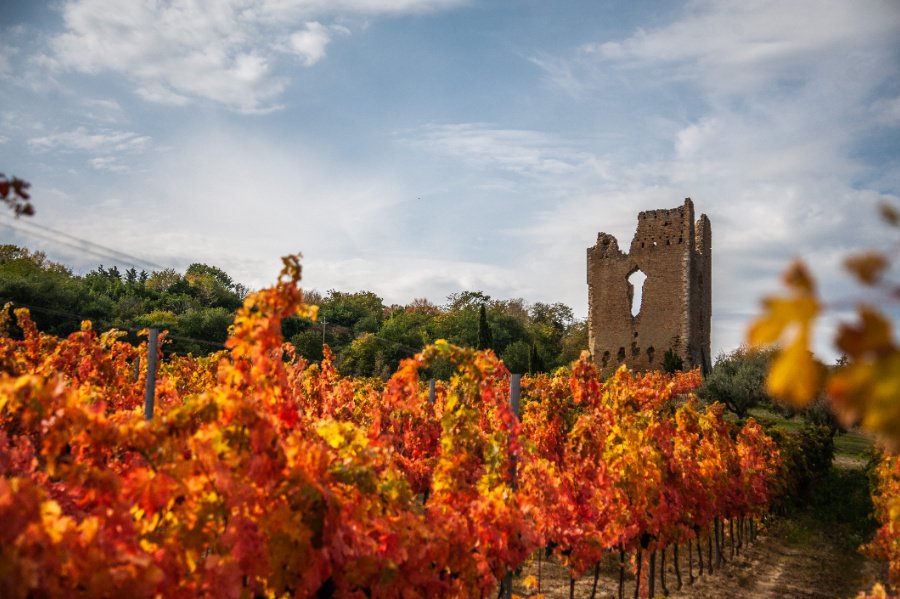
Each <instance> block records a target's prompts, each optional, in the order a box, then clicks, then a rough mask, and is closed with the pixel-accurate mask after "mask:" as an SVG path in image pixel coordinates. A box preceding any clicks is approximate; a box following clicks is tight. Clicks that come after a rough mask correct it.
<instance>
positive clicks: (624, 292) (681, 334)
mask: <svg viewBox="0 0 900 599" xmlns="http://www.w3.org/2000/svg"><path fill="white" fill-rule="evenodd" d="M710 233H711V230H710V225H709V219H707V218H706V216H705V215H704V216H701V218H700V220H699V221H697V223H696V225H695V223H694V205H693V203H692V202H691V200H690V199H687V200H685V202H684V205H682V206H679V207H678V208H673V209H670V210H651V211H647V212H641V213H640V214H639V215H638V226H637V231H636V232H635V235H634V238H633V239H632V241H631V247H630V248H629V252H628V253H627V254H626V253H623V252H622V251H621V250H620V249H619V247H618V243H617V241H616V239H615V238H614V237H613V236H611V235H608V234H606V233H600V234H599V235H598V236H597V243H596V244H595V245H594V247H591V248H588V251H587V261H588V273H587V275H588V276H587V279H588V336H589V340H588V343H589V348H590V350H591V354H592V355H593V358H594V360H595V361H596V362H597V364H598V365H599V366H600V367H601V369H602V370H603V371H605V372H609V371H611V370H613V369H615V368H617V367H618V366H619V364H621V363H625V364H627V365H628V366H629V367H631V368H634V369H636V370H649V369H658V368H661V366H662V360H663V356H664V354H665V353H666V351H667V350H669V349H673V350H674V351H675V352H676V353H677V354H678V355H679V356H681V358H682V360H683V361H684V363H685V367H689V366H701V367H704V368H706V367H707V366H708V361H709V318H710V313H711V310H710V308H711V291H710V290H711V286H710V281H711V278H710V275H711V249H712V244H711V234H710ZM637 270H641V271H642V272H643V273H644V274H645V275H646V276H647V278H646V280H645V281H644V285H643V292H642V299H641V307H640V311H639V312H638V314H637V315H636V316H632V314H631V304H632V298H633V296H634V288H633V286H632V285H631V283H629V281H628V277H629V276H630V275H631V274H632V273H634V272H636V271H637Z"/></svg>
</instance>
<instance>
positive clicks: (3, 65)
mask: <svg viewBox="0 0 900 599" xmlns="http://www.w3.org/2000/svg"><path fill="white" fill-rule="evenodd" d="M17 53H18V49H16V48H13V47H12V46H7V45H5V44H0V77H5V76H6V75H8V74H9V72H10V61H11V59H12V57H13V56H14V55H15V54H17Z"/></svg>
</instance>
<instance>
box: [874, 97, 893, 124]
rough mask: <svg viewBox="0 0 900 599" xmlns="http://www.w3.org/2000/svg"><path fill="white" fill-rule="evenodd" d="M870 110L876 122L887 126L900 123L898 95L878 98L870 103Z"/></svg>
mask: <svg viewBox="0 0 900 599" xmlns="http://www.w3.org/2000/svg"><path fill="white" fill-rule="evenodd" d="M872 110H873V112H874V113H875V120H876V121H877V122H878V124H880V125H885V126H888V127H896V126H898V125H900V97H898V98H883V99H881V100H878V101H876V102H875V103H874V104H873V105H872Z"/></svg>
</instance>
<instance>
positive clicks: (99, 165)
mask: <svg viewBox="0 0 900 599" xmlns="http://www.w3.org/2000/svg"><path fill="white" fill-rule="evenodd" d="M88 164H90V165H91V166H92V167H93V168H95V169H97V170H98V171H110V172H113V173H125V172H129V171H130V170H131V169H130V168H129V167H127V166H125V165H124V164H121V163H120V162H119V159H118V158H116V157H115V156H98V157H96V158H91V159H90V160H88Z"/></svg>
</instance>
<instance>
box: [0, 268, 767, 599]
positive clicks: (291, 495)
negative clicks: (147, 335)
mask: <svg viewBox="0 0 900 599" xmlns="http://www.w3.org/2000/svg"><path fill="white" fill-rule="evenodd" d="M299 279H300V265H299V262H298V261H297V259H296V258H293V257H292V258H286V259H285V267H284V270H283V271H282V274H281V276H280V278H279V280H278V283H277V284H276V285H275V286H274V287H272V288H269V289H265V290H263V291H260V292H258V293H255V294H251V295H250V296H248V297H247V298H246V301H245V302H244V305H243V307H242V308H241V310H240V311H239V312H238V314H237V316H236V318H235V322H234V325H233V327H232V332H231V337H230V339H229V341H228V343H227V347H228V349H227V351H223V352H220V353H218V354H214V355H212V356H209V357H207V358H199V359H198V358H192V357H177V356H176V357H172V358H170V359H167V360H165V362H164V363H163V364H162V365H161V366H160V371H159V381H158V384H157V397H156V414H155V416H154V418H153V420H151V421H146V420H144V418H143V412H142V409H141V402H142V396H143V389H144V376H145V375H144V374H143V373H141V372H139V371H138V370H136V369H135V368H134V363H135V360H136V359H137V358H139V357H140V358H141V359H142V360H141V363H145V358H146V352H147V345H146V344H142V345H141V346H139V347H134V346H132V345H130V344H127V343H124V342H123V341H121V336H120V334H119V333H117V332H115V331H110V332H106V333H102V334H98V333H97V332H96V331H94V330H93V328H92V327H91V325H90V323H84V325H83V326H82V329H81V331H80V332H78V333H75V334H73V335H71V336H69V337H68V338H66V339H57V338H55V337H51V336H47V335H44V334H42V333H40V332H39V331H38V330H37V329H36V328H35V327H34V325H33V324H32V323H31V321H30V318H29V315H28V312H27V311H26V310H21V309H20V310H16V312H15V314H14V315H11V314H9V311H8V309H7V310H4V311H3V313H2V315H0V327H2V329H3V333H2V334H0V522H3V526H2V527H0V596H3V597H27V596H40V595H49V596H73V595H84V596H123V595H128V596H130V597H145V596H157V595H162V596H165V597H180V596H183V597H196V596H217V597H249V596H286V595H290V596H297V597H308V596H316V595H318V596H337V597H477V596H485V595H486V594H487V593H489V592H496V589H497V586H498V584H499V581H500V580H501V579H502V577H503V576H504V575H505V574H506V573H507V572H508V571H510V570H512V569H514V568H515V567H517V566H518V565H520V564H521V563H522V562H523V561H524V560H525V559H526V558H527V556H528V555H529V554H531V553H532V552H534V551H535V550H536V549H538V548H542V547H548V546H549V547H553V548H554V549H553V550H554V551H555V552H556V553H557V555H558V556H559V558H560V559H561V560H563V561H564V562H565V563H566V564H567V565H568V567H569V568H570V570H571V571H572V573H573V574H575V575H580V574H581V573H582V572H583V571H584V570H586V569H587V568H588V567H589V566H591V565H592V564H594V563H596V562H597V561H598V560H599V559H600V557H601V556H602V555H603V554H604V552H606V551H609V550H612V549H616V550H618V549H625V550H629V551H630V550H633V549H637V548H642V549H650V550H652V549H654V548H662V547H665V546H666V545H668V544H671V543H677V542H684V541H685V540H687V539H691V538H695V537H696V536H697V535H698V534H707V533H704V532H702V531H708V530H709V526H710V525H711V523H712V522H713V519H715V518H735V517H741V516H746V515H753V514H760V513H763V512H764V511H765V510H766V506H767V503H768V501H769V498H770V495H771V493H772V492H773V490H774V489H775V488H776V487H777V485H778V477H779V473H780V468H781V466H780V461H779V456H778V450H777V449H776V448H775V446H774V444H773V442H772V441H771V440H770V439H769V438H768V437H767V436H766V435H765V434H764V433H763V431H762V429H761V428H760V427H759V426H758V425H757V424H756V423H754V422H753V421H752V420H751V421H749V422H748V423H747V424H746V425H745V426H744V427H743V428H741V429H737V428H736V427H735V426H734V425H732V424H730V423H728V422H727V421H726V420H724V419H723V417H722V411H723V409H722V406H720V405H713V406H710V407H701V406H700V405H699V404H698V402H697V401H696V399H695V398H694V397H693V395H692V394H691V392H692V390H693V389H695V388H696V387H697V385H698V384H699V374H698V373H697V372H690V373H685V374H677V375H674V376H667V375H662V374H658V373H649V374H644V375H636V374H632V373H630V372H628V371H627V370H625V369H622V370H620V371H618V372H617V373H616V374H615V375H614V376H613V377H612V378H611V379H609V380H608V381H606V382H602V381H601V380H600V379H599V377H598V374H597V372H596V370H595V369H594V366H593V365H592V363H591V362H590V361H589V359H588V358H587V357H586V356H584V357H582V359H580V360H578V361H576V362H574V363H573V364H572V365H571V367H570V368H568V369H562V370H560V371H558V372H557V373H556V374H555V375H553V376H546V375H540V376H536V377H533V378H529V377H526V378H525V379H524V380H523V383H522V388H523V396H522V401H523V408H522V414H521V419H520V418H517V416H516V414H514V413H513V411H512V409H511V407H510V403H509V393H510V373H509V371H508V370H507V369H506V367H505V366H504V365H503V363H502V362H501V361H500V360H498V359H497V357H496V356H495V355H494V354H493V353H492V352H490V351H484V352H479V351H475V350H471V349H465V348H460V347H456V346H452V345H449V344H447V343H445V342H438V343H436V344H434V345H431V346H429V347H427V348H426V349H425V350H424V351H423V352H422V353H420V354H418V355H416V356H415V357H414V358H411V359H408V360H406V361H404V362H403V363H401V365H400V367H399V368H398V370H397V371H396V373H395V374H394V375H393V376H392V377H391V378H390V380H389V381H387V382H386V383H382V382H381V381H375V380H371V379H359V378H345V377H341V376H339V375H338V374H337V372H336V370H335V369H334V367H333V365H332V364H331V361H330V356H329V355H328V353H327V352H326V357H325V359H324V360H322V362H321V363H318V364H308V363H306V362H305V361H304V360H303V359H302V358H298V357H297V356H296V355H295V354H294V351H293V348H292V347H291V346H290V345H289V344H285V343H283V339H282V337H281V320H282V319H284V318H285V317H287V316H290V315H293V314H298V313H299V314H302V315H304V316H307V317H315V308H314V307H312V306H307V305H306V304H304V302H303V295H302V293H301V291H300V290H299V287H298V282H299ZM13 318H15V323H16V324H17V327H18V330H19V331H21V335H18V336H17V337H14V336H13V335H12V334H11V333H10V332H9V331H10V330H11V329H12V326H11V325H12V322H11V320H12V319H13ZM436 360H442V361H449V362H450V363H452V364H453V365H454V368H455V374H454V375H453V377H452V378H451V379H450V380H449V381H448V382H446V383H444V382H439V383H438V385H437V389H436V393H435V398H434V401H433V402H432V401H429V393H428V388H427V386H426V385H424V384H423V383H422V373H423V372H424V371H425V369H427V368H428V367H429V366H430V365H432V364H433V363H434V362H435V361H436Z"/></svg>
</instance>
